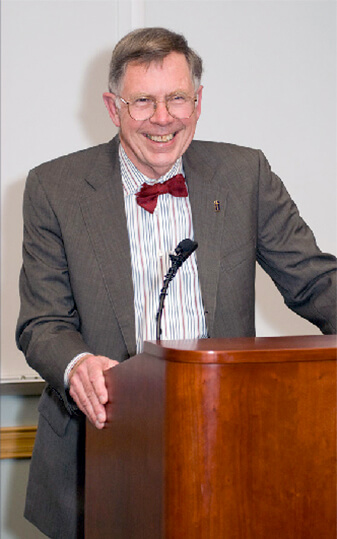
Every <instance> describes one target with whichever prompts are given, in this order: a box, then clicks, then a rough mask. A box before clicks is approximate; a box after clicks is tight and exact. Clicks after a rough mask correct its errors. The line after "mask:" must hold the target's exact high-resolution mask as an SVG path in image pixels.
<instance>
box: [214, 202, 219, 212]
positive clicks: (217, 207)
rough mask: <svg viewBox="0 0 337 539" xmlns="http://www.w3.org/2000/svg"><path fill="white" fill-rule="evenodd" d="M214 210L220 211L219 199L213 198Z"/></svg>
mask: <svg viewBox="0 0 337 539" xmlns="http://www.w3.org/2000/svg"><path fill="white" fill-rule="evenodd" d="M214 211H220V200H214Z"/></svg>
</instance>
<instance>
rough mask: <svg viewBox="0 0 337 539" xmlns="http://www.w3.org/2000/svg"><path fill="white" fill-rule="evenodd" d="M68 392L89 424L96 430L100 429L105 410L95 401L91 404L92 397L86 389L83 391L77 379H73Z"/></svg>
mask: <svg viewBox="0 0 337 539" xmlns="http://www.w3.org/2000/svg"><path fill="white" fill-rule="evenodd" d="M69 392H70V395H71V397H72V398H73V399H74V401H75V402H76V404H77V406H78V407H79V409H80V410H81V411H82V412H83V413H84V414H85V415H86V416H87V418H88V419H89V420H90V422H91V423H93V424H94V425H95V426H97V427H98V428H102V427H103V426H104V422H105V420H106V414H105V408H104V406H103V405H101V404H100V403H99V402H98V400H97V399H96V403H94V402H93V401H94V396H93V395H90V392H89V391H88V390H87V389H84V386H83V384H82V382H81V380H80V379H79V378H78V377H74V378H73V380H72V383H71V386H70V389H69Z"/></svg>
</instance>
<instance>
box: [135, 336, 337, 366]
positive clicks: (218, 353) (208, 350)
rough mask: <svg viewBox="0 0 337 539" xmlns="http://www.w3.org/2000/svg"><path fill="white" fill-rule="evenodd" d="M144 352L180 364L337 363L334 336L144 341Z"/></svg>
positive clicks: (336, 340) (335, 337)
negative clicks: (326, 361) (336, 361)
mask: <svg viewBox="0 0 337 539" xmlns="http://www.w3.org/2000/svg"><path fill="white" fill-rule="evenodd" d="M144 352H145V353H146V354H149V355H152V356H155V357H158V358H162V359H165V360H167V361H177V362H183V363H215V364H218V363H220V364H221V363H232V362H235V363H243V362H277V361H322V360H336V359H337V335H304V336H291V337H242V338H241V337H240V338H224V339H195V340H177V341H169V340H167V341H147V342H145V343H144Z"/></svg>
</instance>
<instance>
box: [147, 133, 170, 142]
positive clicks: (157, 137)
mask: <svg viewBox="0 0 337 539" xmlns="http://www.w3.org/2000/svg"><path fill="white" fill-rule="evenodd" d="M147 137H148V138H149V139H151V140H153V141H154V142H169V140H172V139H173V134H172V133H171V134H170V135H162V136H160V135H147Z"/></svg>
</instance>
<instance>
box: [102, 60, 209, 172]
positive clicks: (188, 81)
mask: <svg viewBox="0 0 337 539" xmlns="http://www.w3.org/2000/svg"><path fill="white" fill-rule="evenodd" d="M175 93H178V94H180V93H184V94H186V95H188V96H190V97H192V98H193V97H194V96H195V88H194V84H193V82H192V78H191V74H190V70H189V67H188V64H187V61H186V59H185V56H184V55H183V54H178V53H176V52H172V53H170V54H169V55H168V56H166V57H165V58H164V60H163V62H162V63H157V62H151V64H150V65H149V66H147V65H145V64H129V65H128V66H127V68H126V71H125V75H124V79H123V81H122V86H121V90H120V97H122V98H123V99H125V101H133V100H134V99H135V98H136V97H137V98H138V97H140V96H147V97H148V96H151V97H153V98H154V99H156V100H158V101H161V102H160V103H158V104H157V108H156V111H155V113H154V115H153V116H152V117H151V118H150V119H148V120H144V121H136V120H133V119H132V118H131V117H130V115H129V113H128V109H127V105H125V104H124V103H122V102H121V107H120V108H119V109H118V108H117V106H116V96H115V95H114V94H110V93H106V94H104V96H103V98H104V101H105V104H106V106H107V108H108V111H109V114H110V117H111V119H112V121H113V122H114V124H115V125H116V126H117V127H119V135H120V140H121V144H122V146H123V148H124V150H125V152H126V154H127V155H128V157H129V158H130V159H131V161H132V162H133V163H134V165H135V166H136V167H137V168H138V170H140V172H142V173H143V174H145V175H146V176H148V177H149V178H155V179H157V178H159V177H160V176H162V175H163V174H165V173H166V172H168V171H169V170H170V168H171V167H172V166H173V164H174V163H175V161H176V160H177V159H178V157H180V156H181V155H182V154H183V153H184V152H185V151H186V149H187V148H188V146H189V145H190V143H191V141H192V139H193V136H194V133H195V128H196V125H197V121H198V119H199V116H200V112H201V93H202V87H200V88H199V90H198V92H197V96H198V98H199V99H198V104H197V106H196V108H195V110H194V112H193V114H192V116H191V117H190V118H188V119H184V120H178V119H176V118H173V117H172V116H170V114H169V113H168V112H167V109H166V106H165V102H164V101H165V98H166V97H168V96H170V95H172V94H175Z"/></svg>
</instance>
